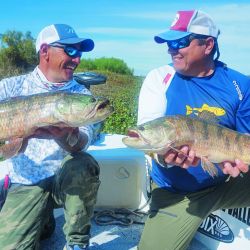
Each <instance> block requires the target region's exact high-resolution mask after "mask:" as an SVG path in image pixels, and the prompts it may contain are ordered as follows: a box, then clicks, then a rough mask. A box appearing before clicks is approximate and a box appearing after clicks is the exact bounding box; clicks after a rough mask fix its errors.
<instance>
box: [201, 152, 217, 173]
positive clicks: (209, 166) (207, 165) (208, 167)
mask: <svg viewBox="0 0 250 250" xmlns="http://www.w3.org/2000/svg"><path fill="white" fill-rule="evenodd" d="M201 166H202V168H203V170H204V171H206V172H208V173H209V175H211V176H212V177H213V178H214V176H218V170H217V168H216V167H215V165H214V164H213V163H212V162H211V161H209V160H208V159H207V157H205V156H202V157H201Z"/></svg>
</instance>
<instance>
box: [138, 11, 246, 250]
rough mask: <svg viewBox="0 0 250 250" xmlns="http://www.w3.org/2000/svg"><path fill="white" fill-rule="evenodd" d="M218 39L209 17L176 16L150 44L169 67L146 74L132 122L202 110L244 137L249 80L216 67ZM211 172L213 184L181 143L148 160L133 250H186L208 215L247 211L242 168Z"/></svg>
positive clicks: (237, 165)
mask: <svg viewBox="0 0 250 250" xmlns="http://www.w3.org/2000/svg"><path fill="white" fill-rule="evenodd" d="M219 33H220V32H219V30H218V28H217V27H216V25H215V24H214V21H213V20H212V19H211V17H210V16H208V15H207V14H206V13H204V12H202V11H197V10H190V11H178V12H177V14H176V18H175V19H174V21H173V23H172V25H171V27H170V29H169V30H168V31H166V32H163V33H161V34H159V35H157V36H155V41H156V42H157V43H160V44H163V45H164V46H165V45H167V48H168V53H169V54H170V56H171V59H172V63H171V64H169V65H164V66H162V67H159V68H157V69H154V70H152V71H150V72H149V74H148V75H147V76H146V78H145V80H144V83H143V85H142V88H141V91H140V96H139V108H138V124H142V123H144V122H147V121H149V120H153V119H155V118H158V117H161V116H165V115H177V114H178V115H189V116H193V117H197V116H198V115H200V114H201V113H202V112H207V113H208V112H210V113H211V115H216V116H217V117H216V119H217V120H218V123H219V124H221V125H223V126H226V127H228V128H231V129H234V130H237V131H239V132H242V133H250V109H249V107H250V88H249V86H250V80H249V78H248V77H247V76H245V75H243V74H241V73H239V72H236V71H234V70H232V69H230V68H228V67H227V66H226V65H225V64H224V63H222V62H220V61H218V58H219V56H220V53H219V47H218V36H219ZM148 100H150V104H149V102H148ZM216 111H218V112H216ZM190 126H191V125H190ZM191 129H192V128H191ZM203 129H204V130H206V128H203ZM205 132H206V131H205ZM208 136H209V135H208ZM225 146H226V145H225ZM204 157H206V156H204ZM239 158H240V156H239ZM216 167H217V169H218V176H215V177H214V178H213V177H211V176H210V175H209V174H208V173H207V172H204V171H203V169H202V167H201V165H200V161H199V159H198V158H197V157H196V155H195V152H193V151H192V150H189V148H188V147H187V146H185V145H183V147H181V148H180V149H179V150H178V152H176V151H174V150H172V149H170V150H169V151H168V152H167V153H166V154H165V155H163V156H162V155H157V156H156V157H155V159H152V171H151V177H152V180H153V184H152V189H153V191H152V201H151V205H150V214H149V217H148V219H147V221H146V224H145V228H144V230H143V233H142V237H141V240H140V244H139V249H140V250H152V249H154V250H173V249H178V250H180V249H186V248H187V247H188V245H189V243H190V241H191V240H192V238H193V236H194V235H195V233H196V231H197V229H198V227H199V226H200V224H201V223H202V221H203V219H205V218H206V216H208V215H209V214H210V213H211V212H213V211H215V210H217V209H221V208H233V207H247V206H250V196H249V190H250V173H249V172H248V170H249V169H248V166H247V165H246V164H244V163H243V162H242V161H241V160H240V159H235V162H223V163H221V164H218V165H217V166H216ZM230 176H232V177H237V176H243V178H241V177H238V178H229V177H230Z"/></svg>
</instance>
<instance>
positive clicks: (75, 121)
mask: <svg viewBox="0 0 250 250" xmlns="http://www.w3.org/2000/svg"><path fill="white" fill-rule="evenodd" d="M56 111H57V112H56V116H57V118H58V119H59V120H60V121H62V122H64V123H66V124H67V125H69V126H72V127H79V126H84V125H88V124H93V123H97V122H100V121H103V120H105V119H106V118H107V117H108V116H109V115H111V114H112V113H113V112H114V108H113V107H112V106H111V104H110V102H109V100H108V99H107V98H104V97H94V96H92V95H86V94H76V93H71V94H69V93H67V94H66V95H65V96H64V97H63V98H61V99H59V100H58V101H57V104H56Z"/></svg>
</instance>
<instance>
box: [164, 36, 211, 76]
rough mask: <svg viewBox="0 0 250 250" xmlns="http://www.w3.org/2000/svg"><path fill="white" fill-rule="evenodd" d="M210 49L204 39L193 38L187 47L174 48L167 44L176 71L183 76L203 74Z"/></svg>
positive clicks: (209, 59)
mask: <svg viewBox="0 0 250 250" xmlns="http://www.w3.org/2000/svg"><path fill="white" fill-rule="evenodd" d="M207 39H212V38H207ZM210 51H211V50H210V49H208V47H207V43H206V40H204V42H203V43H201V42H199V40H198V39H193V40H192V41H191V42H190V44H189V46H187V47H184V48H180V49H175V48H173V47H171V46H169V49H168V53H169V54H170V55H171V57H172V62H173V66H174V68H175V70H176V72H178V73H180V74H182V75H185V76H198V77H199V76H204V72H206V70H207V65H208V63H210V61H211V57H209V56H208V55H209V53H210ZM205 74H206V73H205Z"/></svg>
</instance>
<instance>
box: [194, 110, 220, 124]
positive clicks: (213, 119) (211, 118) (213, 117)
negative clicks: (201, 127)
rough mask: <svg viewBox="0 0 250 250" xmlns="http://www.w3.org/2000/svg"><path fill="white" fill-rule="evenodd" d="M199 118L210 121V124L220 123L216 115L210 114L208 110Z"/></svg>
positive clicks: (199, 115)
mask: <svg viewBox="0 0 250 250" xmlns="http://www.w3.org/2000/svg"><path fill="white" fill-rule="evenodd" d="M198 117H199V118H200V119H202V120H205V121H209V122H212V123H218V122H219V119H218V117H217V116H216V115H215V114H214V113H212V112H209V111H207V110H203V111H202V112H199V113H198Z"/></svg>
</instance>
